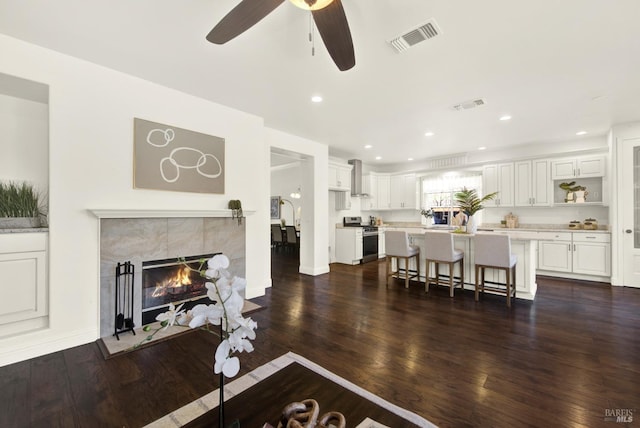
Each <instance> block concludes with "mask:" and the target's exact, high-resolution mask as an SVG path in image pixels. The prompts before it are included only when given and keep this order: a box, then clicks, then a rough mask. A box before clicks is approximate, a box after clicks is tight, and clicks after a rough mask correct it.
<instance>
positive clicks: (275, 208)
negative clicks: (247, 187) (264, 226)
mask: <svg viewBox="0 0 640 428" xmlns="http://www.w3.org/2000/svg"><path fill="white" fill-rule="evenodd" d="M269 206H270V207H271V208H270V210H271V218H273V219H279V218H280V196H272V197H271V204H270V205H269Z"/></svg>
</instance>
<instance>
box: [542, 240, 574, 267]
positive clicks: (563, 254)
mask: <svg viewBox="0 0 640 428" xmlns="http://www.w3.org/2000/svg"><path fill="white" fill-rule="evenodd" d="M571 245H572V244H571V240H569V241H540V242H538V269H541V270H550V271H554V272H571V266H572V252H571Z"/></svg>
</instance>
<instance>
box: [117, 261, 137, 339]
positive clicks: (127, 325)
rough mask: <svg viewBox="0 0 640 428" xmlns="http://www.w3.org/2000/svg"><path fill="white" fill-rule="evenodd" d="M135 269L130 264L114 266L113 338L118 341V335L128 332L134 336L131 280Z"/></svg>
mask: <svg viewBox="0 0 640 428" xmlns="http://www.w3.org/2000/svg"><path fill="white" fill-rule="evenodd" d="M134 276H135V268H134V266H133V265H132V264H131V262H124V263H118V265H117V266H116V302H115V303H116V304H115V325H114V333H113V334H114V336H115V337H116V339H118V340H120V337H119V336H118V335H119V334H120V333H125V332H127V331H130V332H132V333H133V334H134V336H135V334H136V332H135V330H134V329H133V328H134V327H135V324H134V322H133V279H134Z"/></svg>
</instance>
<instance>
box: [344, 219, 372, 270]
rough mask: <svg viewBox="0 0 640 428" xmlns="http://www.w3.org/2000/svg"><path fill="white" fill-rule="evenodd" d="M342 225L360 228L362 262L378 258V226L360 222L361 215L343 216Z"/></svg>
mask: <svg viewBox="0 0 640 428" xmlns="http://www.w3.org/2000/svg"><path fill="white" fill-rule="evenodd" d="M342 224H343V226H344V227H360V228H362V263H367V262H372V261H374V260H378V228H377V227H376V226H369V225H363V224H362V217H345V218H344V219H343V220H342Z"/></svg>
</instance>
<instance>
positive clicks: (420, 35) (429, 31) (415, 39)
mask: <svg viewBox="0 0 640 428" xmlns="http://www.w3.org/2000/svg"><path fill="white" fill-rule="evenodd" d="M441 33H442V31H440V27H438V24H436V21H435V20H434V19H430V20H428V21H427V22H426V23H425V24H422V25H420V26H418V27H416V28H412V29H411V30H409V31H407V32H406V33H404V34H402V35H400V36H398V37H396V38H394V39H392V40H389V43H391V46H393V47H394V48H395V50H397V51H398V52H404V51H406V50H407V49H409V48H410V47H411V46H414V45H417V44H418V43H420V42H424V41H425V40H427V39H431V38H433V37H435V36H438V35H440V34H441Z"/></svg>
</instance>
